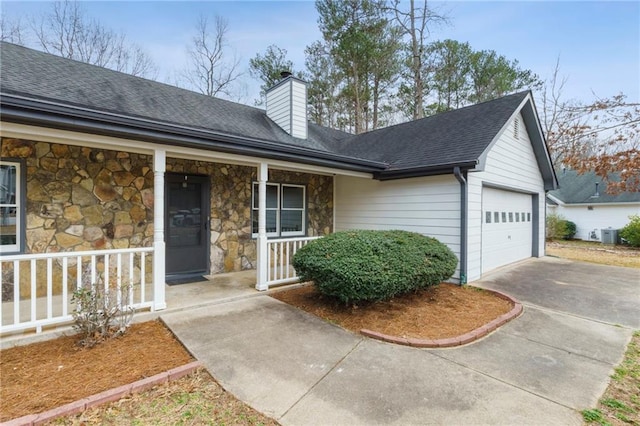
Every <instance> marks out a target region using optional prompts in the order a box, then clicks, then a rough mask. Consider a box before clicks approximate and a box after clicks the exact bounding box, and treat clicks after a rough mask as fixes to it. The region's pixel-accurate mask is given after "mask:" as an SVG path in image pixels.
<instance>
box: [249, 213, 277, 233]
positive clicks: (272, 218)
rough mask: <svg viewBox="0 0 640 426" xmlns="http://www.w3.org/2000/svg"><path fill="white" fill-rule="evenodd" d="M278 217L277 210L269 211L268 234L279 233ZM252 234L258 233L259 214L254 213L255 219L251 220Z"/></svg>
mask: <svg viewBox="0 0 640 426" xmlns="http://www.w3.org/2000/svg"><path fill="white" fill-rule="evenodd" d="M277 216H278V212H277V211H276V210H267V234H272V233H274V232H277V230H278V229H277V223H278V221H277ZM251 232H253V233H254V234H257V233H258V212H257V211H254V212H253V219H252V220H251Z"/></svg>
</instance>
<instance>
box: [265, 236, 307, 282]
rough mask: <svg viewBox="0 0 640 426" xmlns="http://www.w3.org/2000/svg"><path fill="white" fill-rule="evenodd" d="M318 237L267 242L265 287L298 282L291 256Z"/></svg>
mask: <svg viewBox="0 0 640 426" xmlns="http://www.w3.org/2000/svg"><path fill="white" fill-rule="evenodd" d="M318 238H320V237H300V238H283V239H278V240H268V241H267V265H268V268H269V269H268V272H267V285H269V286H272V285H277V284H287V283H292V282H296V281H298V276H297V275H296V271H295V270H294V269H293V266H291V260H292V259H293V255H294V254H296V252H297V251H298V250H299V249H300V248H301V247H303V246H305V245H307V243H308V242H309V241H312V240H315V239H318Z"/></svg>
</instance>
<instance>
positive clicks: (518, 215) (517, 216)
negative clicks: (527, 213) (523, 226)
mask: <svg viewBox="0 0 640 426" xmlns="http://www.w3.org/2000/svg"><path fill="white" fill-rule="evenodd" d="M516 222H520V213H518V212H516Z"/></svg>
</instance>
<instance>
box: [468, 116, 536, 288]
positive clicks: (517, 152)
mask: <svg viewBox="0 0 640 426" xmlns="http://www.w3.org/2000/svg"><path fill="white" fill-rule="evenodd" d="M516 117H517V118H518V119H519V126H520V129H519V133H518V134H519V137H518V138H517V139H516V138H515V137H514V122H513V119H512V120H511V122H510V123H509V124H508V125H507V126H505V128H504V129H503V131H502V132H501V133H500V135H499V137H498V139H497V140H496V142H495V143H494V144H493V146H490V147H489V148H488V152H486V156H485V157H484V171H481V172H470V173H469V174H468V179H467V181H468V185H469V192H468V200H469V210H468V221H469V222H468V224H469V225H468V252H467V254H468V259H469V261H468V266H467V268H468V269H467V271H468V280H469V281H474V280H477V279H479V278H480V277H481V276H482V221H483V220H484V217H483V215H482V211H483V210H482V193H483V191H482V188H483V183H484V185H485V186H497V187H500V188H504V189H509V190H511V191H514V192H521V193H525V194H529V195H532V194H538V219H539V227H538V228H539V232H538V247H539V255H540V256H543V255H544V218H545V214H544V205H545V203H544V197H545V192H544V184H543V180H542V175H541V173H540V170H539V168H538V163H537V161H536V158H535V154H534V152H533V148H532V146H531V141H530V139H529V135H528V134H527V131H526V129H525V124H524V120H523V119H522V116H521V115H520V114H516V116H515V117H514V118H516ZM514 212H515V210H514ZM532 213H533V212H532ZM532 216H533V215H532ZM532 220H533V217H532ZM514 221H515V217H514Z"/></svg>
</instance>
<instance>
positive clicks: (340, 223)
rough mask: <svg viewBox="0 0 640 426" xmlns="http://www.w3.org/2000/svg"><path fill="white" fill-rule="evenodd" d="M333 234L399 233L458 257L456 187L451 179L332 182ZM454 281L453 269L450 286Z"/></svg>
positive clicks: (340, 178) (343, 179) (347, 179)
mask: <svg viewBox="0 0 640 426" xmlns="http://www.w3.org/2000/svg"><path fill="white" fill-rule="evenodd" d="M335 180H336V190H335V205H334V212H335V229H336V231H344V230H348V229H375V230H392V229H401V230H405V231H411V232H417V233H420V234H423V235H427V236H430V237H434V238H437V239H438V240H440V241H441V242H443V243H444V244H446V245H447V246H448V247H449V248H450V249H451V250H452V251H453V252H454V253H455V254H456V256H458V258H459V257H460V256H459V255H460V184H459V183H458V181H457V180H456V179H455V178H454V177H453V176H452V175H447V176H431V177H421V178H411V179H400V180H393V181H383V182H381V181H376V180H372V179H362V178H354V177H345V176H336V178H335ZM458 277H459V268H456V273H455V275H454V280H453V281H457V279H458Z"/></svg>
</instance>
